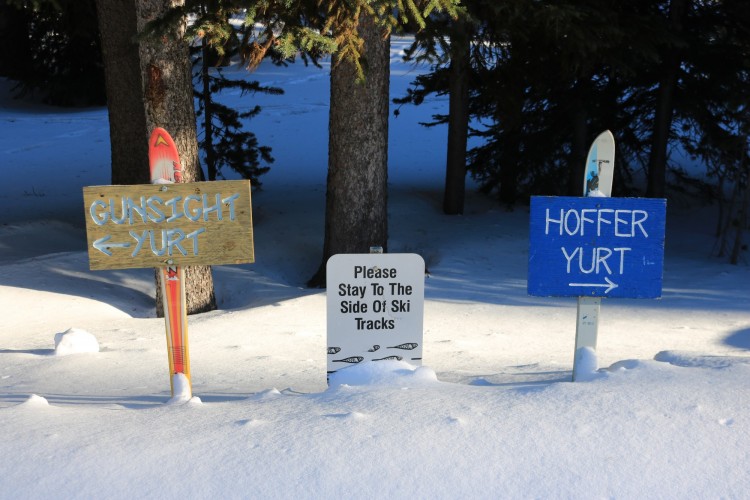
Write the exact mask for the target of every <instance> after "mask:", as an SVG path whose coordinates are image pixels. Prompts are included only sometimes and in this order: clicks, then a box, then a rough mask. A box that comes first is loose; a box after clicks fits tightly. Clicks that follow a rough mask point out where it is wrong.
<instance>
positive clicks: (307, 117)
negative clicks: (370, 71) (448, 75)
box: [0, 39, 750, 499]
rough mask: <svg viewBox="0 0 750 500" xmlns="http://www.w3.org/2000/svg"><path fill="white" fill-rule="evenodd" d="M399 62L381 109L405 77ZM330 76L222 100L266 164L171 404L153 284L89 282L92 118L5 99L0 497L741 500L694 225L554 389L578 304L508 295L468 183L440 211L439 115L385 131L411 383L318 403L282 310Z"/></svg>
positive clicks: (733, 341) (719, 303)
mask: <svg viewBox="0 0 750 500" xmlns="http://www.w3.org/2000/svg"><path fill="white" fill-rule="evenodd" d="M404 43H405V41H404V40H400V39H395V40H394V43H393V71H392V79H393V83H392V89H393V91H392V92H393V95H394V96H397V95H401V93H402V91H403V89H404V88H405V86H406V85H407V84H408V82H409V81H410V80H411V79H412V78H413V77H414V76H415V75H416V74H417V72H418V71H420V69H419V68H416V67H413V66H409V65H404V64H403V63H401V62H400V61H399V58H398V57H399V50H400V49H401V48H402V47H403V45H404ZM327 74H328V68H327V67H326V66H324V67H323V68H322V69H318V68H313V67H309V68H305V67H304V66H302V65H300V64H297V65H293V66H290V67H288V68H277V67H273V66H263V67H262V68H261V69H260V70H259V71H258V72H257V73H256V74H255V75H253V77H254V78H257V79H260V80H262V81H263V82H264V83H267V84H276V85H279V86H282V87H283V88H284V89H285V90H286V94H285V95H283V96H255V97H252V96H250V97H245V98H242V99H240V96H239V95H229V96H226V97H225V98H226V99H227V100H228V101H231V102H235V103H240V104H241V105H243V106H248V107H250V106H254V105H255V104H260V105H261V106H262V107H263V111H262V112H261V114H260V115H259V116H258V117H257V118H254V119H253V120H252V121H251V122H250V124H249V127H250V129H251V130H253V131H255V132H256V133H257V134H258V136H259V140H260V143H261V144H267V145H270V146H272V147H273V154H274V156H275V157H276V159H277V161H276V163H275V164H274V165H273V166H272V169H271V171H270V172H269V174H268V175H266V176H264V177H263V179H262V180H263V183H264V189H263V190H262V191H259V192H256V193H254V194H253V221H254V233H255V254H256V260H257V262H256V263H254V264H250V265H241V266H218V267H215V268H214V279H215V285H216V292H217V296H218V301H219V305H220V309H219V310H218V311H214V312H210V313H206V314H201V315H197V316H191V317H190V319H189V327H190V356H191V368H192V395H191V393H190V388H189V385H188V384H186V381H185V380H184V379H182V378H181V377H179V376H178V377H176V378H175V380H172V381H171V382H172V384H173V385H174V387H175V396H174V397H172V394H171V392H170V385H171V384H170V380H169V374H168V369H167V357H166V342H165V338H164V335H165V334H164V322H163V320H161V319H157V318H155V317H154V305H153V296H154V289H153V288H154V285H153V272H152V271H151V270H148V269H146V270H144V269H132V270H123V271H99V272H92V271H89V269H88V257H87V255H86V251H85V247H86V238H85V230H84V227H83V212H84V209H83V204H82V194H81V188H82V187H83V186H87V185H101V184H108V183H109V161H110V157H109V154H110V153H109V131H108V122H107V114H106V110H104V109H87V110H60V109H53V108H47V107H44V106H41V105H35V104H28V103H22V102H18V101H13V100H10V99H8V98H7V96H6V97H5V98H3V100H2V107H0V124H1V125H0V126H1V127H2V133H1V134H0V165H2V170H3V188H2V190H0V210H1V212H0V213H2V218H0V304H2V305H1V306H0V313H1V314H0V317H1V318H2V319H1V320H0V428H1V429H3V432H2V437H0V471H2V474H0V497H1V498H40V497H45V496H46V497H51V498H113V499H117V498H160V499H167V498H207V497H216V498H334V497H342V496H347V497H351V498H375V497H379V498H425V499H426V498H430V499H439V498H581V499H586V498H603V497H606V498H687V497H691V498H750V494H748V491H750V475H749V474H748V472H747V464H748V463H749V462H748V461H749V460H750V452H749V451H748V450H750V413H749V410H748V408H750V389H748V387H749V386H748V380H749V379H750V353H749V352H748V350H749V349H750V286H748V283H750V268H749V267H748V265H747V260H745V262H744V263H743V264H742V265H740V266H731V265H729V264H727V263H726V262H725V261H724V260H723V259H717V258H715V257H712V256H711V250H712V245H713V239H712V229H713V225H712V223H713V220H714V219H713V216H714V214H713V212H712V211H711V209H710V208H708V209H706V208H696V207H687V206H684V205H681V204H680V203H670V206H669V214H668V221H667V239H666V255H665V266H664V289H663V297H662V299H661V300H628V299H620V300H616V299H612V300H604V301H603V302H602V310H601V315H600V321H599V339H598V344H597V350H596V351H595V352H594V351H593V350H590V349H589V350H584V351H581V352H578V353H577V355H578V356H579V363H581V369H582V372H581V373H582V375H583V376H581V377H580V378H579V379H578V380H577V381H576V382H575V383H573V382H571V371H572V366H573V356H574V352H573V349H574V338H575V317H576V307H575V299H563V298H537V297H530V296H528V295H527V294H526V270H527V258H528V257H527V256H528V211H527V210H526V209H524V208H523V207H519V208H517V209H516V210H515V211H512V212H510V211H506V210H505V209H503V208H501V207H500V206H498V205H497V204H495V203H494V202H492V201H491V200H488V199H486V198H484V197H483V196H482V195H480V194H478V193H477V192H476V189H475V186H473V184H471V183H469V189H468V192H467V204H466V211H465V215H463V216H460V217H456V216H445V215H442V214H441V212H440V206H441V189H442V183H443V178H444V172H443V168H444V167H443V166H444V156H445V132H446V131H445V128H444V127H434V128H431V129H425V128H423V127H419V126H418V125H416V122H417V121H420V120H421V121H427V120H428V119H429V116H430V115H431V114H434V113H436V112H441V111H445V109H446V106H447V102H446V100H445V98H442V97H440V98H432V99H431V100H429V101H428V102H426V103H425V104H424V105H423V106H421V107H419V108H414V107H404V108H401V114H400V116H399V117H398V118H392V120H391V125H390V148H391V149H390V155H389V157H390V171H389V179H390V192H389V213H390V241H389V251H390V252H392V253H393V252H409V253H418V254H420V255H421V256H422V257H423V258H424V260H425V262H426V265H427V268H428V270H429V277H428V278H427V279H426V283H425V305H424V342H425V345H424V352H423V366H422V367H414V366H411V365H408V364H405V363H403V362H395V361H394V362H385V363H382V364H375V363H371V364H365V365H361V366H355V367H352V368H347V369H345V370H342V371H339V372H337V373H336V374H333V376H332V377H331V381H330V385H327V383H326V372H325V364H326V354H325V352H326V340H325V339H326V331H325V328H326V327H325V325H326V318H325V310H326V303H325V300H326V299H325V292H324V291H323V290H311V289H307V288H305V287H304V283H305V281H306V280H307V279H308V278H310V276H311V275H312V274H313V273H314V271H315V269H316V268H317V266H318V265H319V263H320V256H321V251H322V232H323V215H324V207H325V180H326V154H327V146H326V134H327V131H326V124H327V101H328V76H327ZM7 88H8V85H7V82H3V89H4V90H7ZM6 94H7V92H4V93H3V95H6ZM144 168H145V167H144ZM60 332H66V333H65V335H62V337H64V341H65V342H66V343H69V348H70V349H69V353H68V354H67V355H65V356H58V355H55V353H56V351H57V350H58V349H59V348H60V345H61V344H60V342H56V340H55V337H56V335H58V334H59V333H60ZM74 332H78V333H76V334H75V335H74ZM80 332H85V333H87V334H88V335H86V334H81V333H80ZM94 342H96V345H97V346H98V348H97V349H93V346H94ZM82 351H86V352H82ZM58 354H59V353H58Z"/></svg>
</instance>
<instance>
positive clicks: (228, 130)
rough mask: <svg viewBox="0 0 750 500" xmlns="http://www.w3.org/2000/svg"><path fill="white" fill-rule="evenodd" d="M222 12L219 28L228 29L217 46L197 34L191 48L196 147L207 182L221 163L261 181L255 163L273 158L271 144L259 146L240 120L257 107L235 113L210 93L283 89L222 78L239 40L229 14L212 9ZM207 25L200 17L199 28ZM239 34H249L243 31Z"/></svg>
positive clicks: (217, 172)
mask: <svg viewBox="0 0 750 500" xmlns="http://www.w3.org/2000/svg"><path fill="white" fill-rule="evenodd" d="M200 11H201V12H202V13H203V14H205V13H206V12H207V6H206V5H200ZM214 15H215V16H217V15H221V16H222V23H221V24H222V27H226V29H229V30H231V31H230V33H229V36H228V37H227V38H226V40H225V41H223V44H222V45H221V46H219V49H220V50H219V49H217V48H216V47H215V46H212V45H210V44H209V40H208V38H207V37H203V38H201V43H200V46H199V48H198V49H197V50H195V51H194V52H195V53H196V55H195V56H194V58H193V67H194V68H195V69H196V71H195V73H194V82H195V87H196V91H195V96H196V100H197V104H198V108H197V109H196V113H197V115H198V117H199V118H201V117H202V119H203V127H202V129H203V137H202V139H201V140H200V142H199V146H200V148H201V150H202V151H203V155H204V160H205V164H206V171H207V179H208V180H210V181H213V180H216V179H217V178H223V177H224V175H223V174H222V169H223V168H225V167H226V168H230V169H232V170H234V171H235V172H236V173H238V174H240V176H242V178H244V179H249V180H250V181H251V182H252V185H253V186H255V187H259V186H260V185H261V182H260V179H259V178H260V176H261V175H263V174H264V173H266V172H268V170H269V168H270V167H268V166H261V161H262V162H264V163H266V164H270V163H273V157H272V156H271V148H270V147H268V146H260V145H259V143H258V139H257V137H256V136H255V134H253V133H252V132H250V131H246V130H243V127H244V121H246V120H248V119H250V118H252V117H254V116H256V115H257V114H258V113H260V106H255V107H253V108H251V109H250V110H249V111H245V112H239V111H237V110H235V109H232V108H230V107H229V106H226V105H224V104H221V103H220V102H218V101H217V100H216V99H215V98H214V96H215V95H219V94H221V93H222V92H223V91H225V90H231V89H237V90H239V91H240V92H241V94H242V95H246V94H255V93H257V92H262V93H269V94H281V93H283V90H282V89H280V88H277V87H267V86H262V85H260V83H259V82H257V81H247V80H245V79H233V80H230V79H228V78H226V77H225V76H224V74H223V70H222V67H223V66H227V65H229V62H230V60H231V58H232V57H233V56H237V54H238V52H239V46H240V39H239V37H238V36H237V33H236V31H235V29H234V28H233V27H232V26H231V24H230V23H229V20H230V17H231V13H229V12H220V13H214ZM206 26H208V23H207V22H204V24H203V29H205V27H206ZM244 36H252V34H251V33H250V32H245V33H244Z"/></svg>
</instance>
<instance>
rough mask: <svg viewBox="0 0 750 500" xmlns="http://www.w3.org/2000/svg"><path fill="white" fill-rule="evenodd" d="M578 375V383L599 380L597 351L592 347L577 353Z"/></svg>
mask: <svg viewBox="0 0 750 500" xmlns="http://www.w3.org/2000/svg"><path fill="white" fill-rule="evenodd" d="M575 356H576V373H575V378H576V381H578V382H585V381H589V380H593V379H595V378H598V377H599V376H600V374H599V373H598V372H597V368H598V366H599V361H598V359H597V357H596V351H595V350H594V349H592V348H591V347H581V348H579V349H578V350H577V351H576V355H575Z"/></svg>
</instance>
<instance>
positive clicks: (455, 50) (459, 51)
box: [443, 18, 471, 215]
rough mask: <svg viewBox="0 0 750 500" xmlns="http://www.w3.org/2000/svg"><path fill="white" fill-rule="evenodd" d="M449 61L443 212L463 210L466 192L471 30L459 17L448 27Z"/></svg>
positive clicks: (454, 212) (449, 213) (451, 213)
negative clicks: (449, 28)
mask: <svg viewBox="0 0 750 500" xmlns="http://www.w3.org/2000/svg"><path fill="white" fill-rule="evenodd" d="M450 56H451V64H450V69H449V78H450V80H449V83H448V91H449V95H450V99H449V103H448V109H449V113H448V155H447V161H446V167H445V192H444V195H443V212H444V213H445V214H447V215H458V214H463V213H464V199H465V194H466V146H467V142H468V137H469V83H470V71H471V32H470V28H469V25H468V23H467V22H466V21H465V20H463V19H462V18H459V19H458V20H456V21H455V23H454V24H453V29H452V30H451V47H450Z"/></svg>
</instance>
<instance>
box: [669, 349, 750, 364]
mask: <svg viewBox="0 0 750 500" xmlns="http://www.w3.org/2000/svg"><path fill="white" fill-rule="evenodd" d="M654 360H656V361H661V362H663V363H669V364H670V365H674V366H679V367H682V368H727V367H729V366H733V365H735V364H746V363H750V358H746V357H739V356H709V355H705V354H701V353H691V352H678V351H661V352H659V353H657V354H656V356H654Z"/></svg>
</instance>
